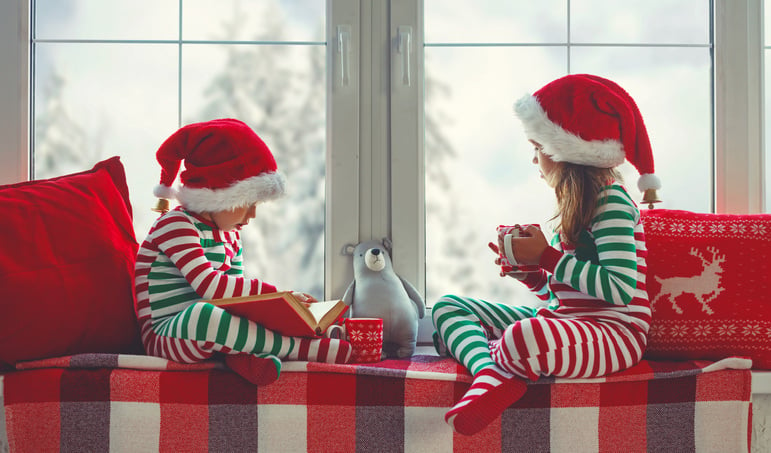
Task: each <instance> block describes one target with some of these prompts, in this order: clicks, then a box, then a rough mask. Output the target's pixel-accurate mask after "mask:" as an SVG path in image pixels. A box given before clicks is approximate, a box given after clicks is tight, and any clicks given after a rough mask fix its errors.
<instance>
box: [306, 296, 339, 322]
mask: <svg viewBox="0 0 771 453" xmlns="http://www.w3.org/2000/svg"><path fill="white" fill-rule="evenodd" d="M338 302H339V301H337V300H320V301H318V302H314V303H312V304H310V305H308V310H309V311H310V312H311V314H312V315H313V317H314V318H316V322H317V323H318V322H319V321H320V320H321V318H323V317H324V314H326V312H328V311H329V310H331V309H332V307H334V306H335V305H337V303H338Z"/></svg>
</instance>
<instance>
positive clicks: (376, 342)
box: [327, 318, 383, 363]
mask: <svg viewBox="0 0 771 453" xmlns="http://www.w3.org/2000/svg"><path fill="white" fill-rule="evenodd" d="M338 330H339V333H338V334H337V335H339V336H340V338H345V339H346V340H348V342H349V343H351V360H350V362H351V363H374V362H379V361H380V360H382V358H383V357H382V356H383V320H382V319H381V318H345V319H344V320H343V325H339V324H335V325H332V326H329V329H328V330H327V336H330V337H334V336H335V335H336V334H335V331H338Z"/></svg>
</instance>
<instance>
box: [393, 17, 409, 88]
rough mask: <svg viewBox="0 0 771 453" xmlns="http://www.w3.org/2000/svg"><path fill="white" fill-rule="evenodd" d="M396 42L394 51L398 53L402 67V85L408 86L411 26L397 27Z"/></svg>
mask: <svg viewBox="0 0 771 453" xmlns="http://www.w3.org/2000/svg"><path fill="white" fill-rule="evenodd" d="M397 34H398V42H397V48H396V52H397V53H399V55H400V57H401V58H400V61H401V67H402V85H404V86H407V87H408V86H410V84H411V81H410V56H411V55H410V53H411V52H412V27H410V26H407V25H403V26H401V27H398V28H397Z"/></svg>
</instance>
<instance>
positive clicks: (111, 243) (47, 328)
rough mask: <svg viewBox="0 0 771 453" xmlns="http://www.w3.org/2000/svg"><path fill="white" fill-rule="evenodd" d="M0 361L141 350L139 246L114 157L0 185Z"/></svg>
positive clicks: (122, 175) (119, 166)
mask: <svg viewBox="0 0 771 453" xmlns="http://www.w3.org/2000/svg"><path fill="white" fill-rule="evenodd" d="M0 213H2V221H0V236H1V237H2V238H3V246H2V248H0V313H2V315H0V365H5V366H8V365H13V364H14V363H16V362H17V361H20V360H30V359H39V358H44V357H52V356H59V355H67V354H75V353H83V352H140V351H141V346H140V342H139V333H138V328H137V323H136V317H135V315H134V292H133V275H134V261H135V259H136V258H135V257H136V252H137V247H138V245H137V242H136V239H135V237H134V229H133V226H132V221H131V216H132V213H131V204H130V203H129V197H128V187H127V186H126V176H125V173H124V171H123V165H122V164H121V162H120V160H119V159H118V158H117V157H114V158H112V159H109V160H106V161H104V162H100V163H98V164H97V165H96V166H95V167H94V168H93V169H91V170H89V171H84V172H82V173H77V174H72V175H67V176H62V177H58V178H53V179H47V180H37V181H29V182H23V183H19V184H13V185H7V186H1V187H0Z"/></svg>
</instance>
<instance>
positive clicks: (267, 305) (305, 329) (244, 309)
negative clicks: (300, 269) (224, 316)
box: [206, 291, 349, 337]
mask: <svg viewBox="0 0 771 453" xmlns="http://www.w3.org/2000/svg"><path fill="white" fill-rule="evenodd" d="M206 302H209V303H211V304H213V305H217V306H219V307H222V308H223V309H225V311H227V312H228V313H230V314H232V315H236V316H241V317H244V318H247V319H250V320H252V321H254V322H256V323H257V324H259V325H261V326H263V327H265V328H266V329H270V330H273V331H275V332H277V333H280V334H282V335H288V336H292V337H314V336H320V335H322V334H323V333H324V332H325V331H326V330H327V328H328V327H329V326H330V325H332V324H334V323H335V322H337V321H338V320H339V319H340V318H342V316H343V315H344V314H345V312H346V311H348V308H349V307H348V305H346V304H345V302H343V301H342V300H327V301H318V302H313V303H311V304H310V305H309V306H307V307H306V306H305V304H303V303H302V302H300V300H299V299H297V298H296V297H295V296H294V295H293V294H292V292H291V291H282V292H277V293H267V294H258V295H254V296H242V297H231V298H227V299H212V300H208V301H206Z"/></svg>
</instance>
